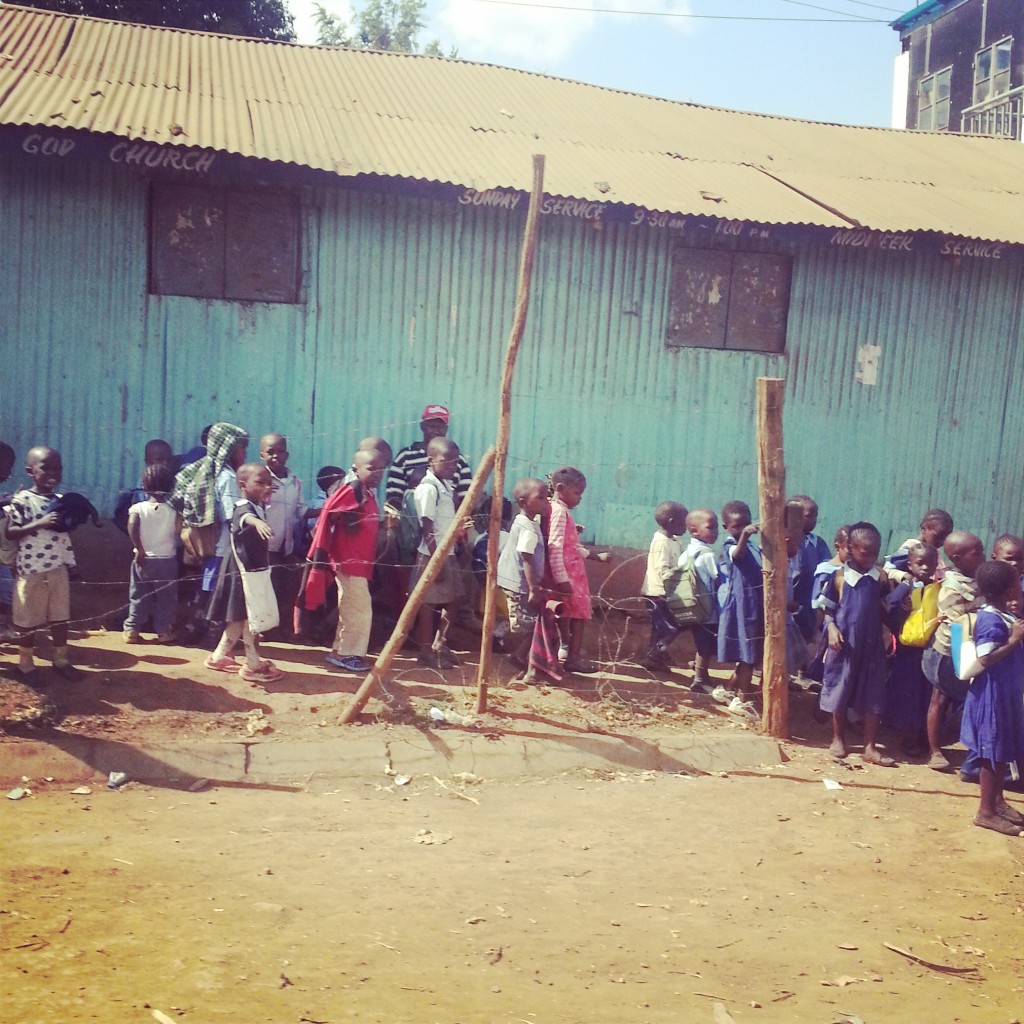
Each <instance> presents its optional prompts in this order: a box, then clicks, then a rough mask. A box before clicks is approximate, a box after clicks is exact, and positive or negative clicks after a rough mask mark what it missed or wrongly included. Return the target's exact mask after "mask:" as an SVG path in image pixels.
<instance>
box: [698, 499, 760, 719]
mask: <svg viewBox="0 0 1024 1024" xmlns="http://www.w3.org/2000/svg"><path fill="white" fill-rule="evenodd" d="M722 528H723V529H724V530H725V532H726V538H725V543H724V544H723V545H722V564H721V570H722V578H723V579H724V581H725V582H724V583H723V584H722V586H721V587H720V588H719V592H718V603H719V606H720V607H721V609H722V612H721V615H720V616H719V620H718V660H719V661H720V662H726V663H728V662H735V663H736V668H735V670H734V671H733V674H732V679H731V680H730V681H729V685H728V686H716V687H715V689H714V690H713V691H712V694H711V696H712V697H713V698H714V699H715V700H717V701H719V702H721V703H723V704H726V705H727V707H728V709H729V710H730V711H733V712H736V713H738V714H744V715H747V716H748V717H760V716H758V715H757V712H756V710H755V709H754V707H753V705H752V704H750V703H749V702H748V701H747V700H745V699H744V695H745V694H747V695H748V696H749V693H748V691H750V689H751V686H752V684H751V680H752V678H753V674H754V669H755V668H759V667H760V665H761V659H762V655H763V651H764V578H763V577H762V575H761V549H760V548H759V547H758V545H757V542H756V541H754V540H753V536H754V534H755V533H757V530H758V528H757V525H756V524H755V523H752V522H751V521H750V508H749V506H748V505H746V504H745V503H744V502H742V501H730V502H728V503H727V504H726V506H725V507H724V508H723V509H722Z"/></svg>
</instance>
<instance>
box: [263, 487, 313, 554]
mask: <svg viewBox="0 0 1024 1024" xmlns="http://www.w3.org/2000/svg"><path fill="white" fill-rule="evenodd" d="M270 482H271V485H272V490H271V492H270V499H269V500H268V501H267V505H266V513H267V525H268V526H269V527H270V528H271V529H272V530H273V531H274V533H273V535H272V536H271V538H270V550H271V551H273V552H276V553H280V554H282V555H290V554H291V553H292V552H293V551H294V550H295V530H296V527H297V526H298V524H299V523H300V522H301V521H302V518H303V515H304V514H305V511H306V509H305V506H304V505H303V504H302V481H301V480H300V479H299V478H298V477H297V476H296V475H295V474H294V473H289V474H288V475H287V476H286V477H277V476H274V474H273V473H271V474H270Z"/></svg>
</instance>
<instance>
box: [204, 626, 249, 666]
mask: <svg viewBox="0 0 1024 1024" xmlns="http://www.w3.org/2000/svg"><path fill="white" fill-rule="evenodd" d="M248 625H249V624H248V623H247V622H225V623H224V632H223V633H221V635H220V640H219V641H217V646H216V647H215V648H214V649H213V654H211V655H210V660H211V661H220V660H221V659H222V658H230V657H231V651H232V650H233V649H234V646H235V644H236V643H238V641H239V639H240V638H241V636H242V627H243V626H245V627H246V628H248Z"/></svg>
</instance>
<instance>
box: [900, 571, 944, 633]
mask: <svg viewBox="0 0 1024 1024" xmlns="http://www.w3.org/2000/svg"><path fill="white" fill-rule="evenodd" d="M940 586H941V584H939V583H928V584H926V585H925V586H923V587H915V588H914V589H913V590H912V591H911V592H910V602H911V612H910V614H909V615H908V616H907V619H906V621H905V622H904V623H903V628H902V629H901V630H900V643H901V644H903V646H904V647H927V646H928V641H929V640H931V638H932V634H933V633H934V632H935V630H936V629H937V628H938V626H939V587H940Z"/></svg>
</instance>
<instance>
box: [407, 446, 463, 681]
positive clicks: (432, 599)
mask: <svg viewBox="0 0 1024 1024" xmlns="http://www.w3.org/2000/svg"><path fill="white" fill-rule="evenodd" d="M458 468H459V446H458V445H457V444H455V443H454V442H453V441H449V440H448V439H447V438H446V437H435V438H433V439H432V440H431V441H429V442H428V443H427V472H426V473H425V474H424V476H423V479H422V481H420V483H419V484H418V485H417V487H416V492H415V500H416V512H417V514H418V515H419V518H420V544H419V548H418V550H417V553H416V565H415V567H414V568H413V572H412V579H411V580H410V584H409V585H410V589H412V588H414V587H415V586H416V581H417V580H418V579H419V578H420V576H421V575H422V574H423V569H424V567H425V566H426V564H427V562H429V561H430V557H431V555H433V553H434V551H435V550H436V548H437V545H438V542H439V541H440V540H441V538H442V537H443V536H444V535H445V534H446V533H447V532H448V529H449V527H450V526H451V524H452V522H453V520H454V519H455V484H454V477H455V474H456V472H457V471H458ZM462 594H463V590H462V574H461V573H460V571H459V563H458V561H457V560H456V557H455V552H454V551H452V552H451V553H450V554H449V555H448V557H447V558H446V559H445V560H444V564H443V565H442V566H441V571H440V572H439V573H438V574H437V576H436V577H434V580H433V582H432V583H431V584H430V586H429V587H428V588H427V591H426V593H425V594H424V596H423V604H422V605H421V606H420V610H419V614H418V615H417V617H416V640H417V642H418V643H419V648H420V653H419V658H418V664H420V665H421V666H423V667H424V668H442V669H444V668H454V667H455V666H456V665H458V663H459V661H458V658H456V657H455V655H454V654H453V653H452V652H451V651H450V650H449V648H448V646H447V644H446V642H445V640H446V638H447V635H448V627H449V626H450V625H451V611H452V608H453V607H454V606H455V605H456V604H457V603H458V602H459V600H460V599H461V598H462ZM437 608H440V609H441V621H440V624H439V625H438V628H437V631H436V632H435V631H434V615H435V609H437ZM432 636H433V639H431V637H432Z"/></svg>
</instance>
